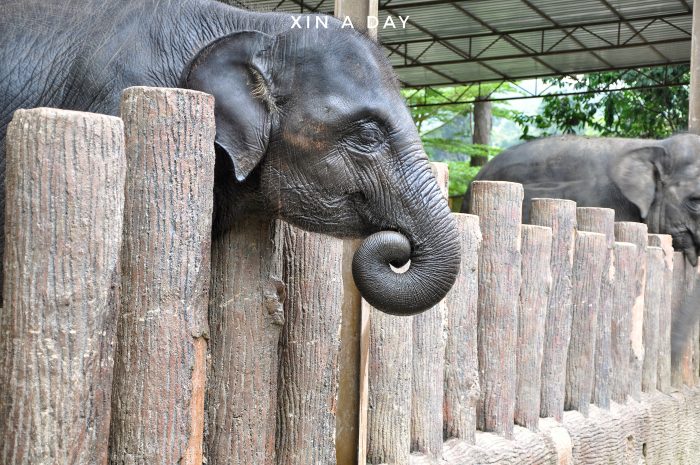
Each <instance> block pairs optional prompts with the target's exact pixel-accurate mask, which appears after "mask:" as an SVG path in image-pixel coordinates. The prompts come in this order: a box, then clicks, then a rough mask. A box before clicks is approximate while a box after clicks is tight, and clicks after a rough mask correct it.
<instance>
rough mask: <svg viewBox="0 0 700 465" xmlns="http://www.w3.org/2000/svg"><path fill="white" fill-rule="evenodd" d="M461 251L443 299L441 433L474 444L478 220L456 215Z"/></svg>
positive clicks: (477, 384) (476, 393)
mask: <svg viewBox="0 0 700 465" xmlns="http://www.w3.org/2000/svg"><path fill="white" fill-rule="evenodd" d="M455 218H456V220H457V227H458V228H459V236H460V242H461V247H462V258H461V263H460V272H459V275H458V276H457V280H456V281H455V285H454V286H453V287H452V289H451V290H450V292H449V293H448V294H447V296H446V297H445V303H446V306H447V325H446V342H445V403H444V409H443V410H444V418H443V421H444V432H445V437H446V438H461V439H463V440H465V441H468V442H472V443H473V442H474V433H475V431H476V404H477V401H478V400H479V363H478V358H477V345H476V339H477V335H476V334H477V313H476V312H477V300H478V299H477V296H478V286H479V282H478V272H477V270H478V260H479V249H480V247H481V230H480V228H479V217H478V216H475V215H465V214H461V213H456V214H455Z"/></svg>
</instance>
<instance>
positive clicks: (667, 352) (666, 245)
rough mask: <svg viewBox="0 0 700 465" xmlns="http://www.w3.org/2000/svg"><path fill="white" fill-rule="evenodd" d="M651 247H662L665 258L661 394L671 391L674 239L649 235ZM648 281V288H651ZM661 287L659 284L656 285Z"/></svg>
mask: <svg viewBox="0 0 700 465" xmlns="http://www.w3.org/2000/svg"><path fill="white" fill-rule="evenodd" d="M649 245H650V246H652V247H661V250H662V251H663V256H664V273H663V278H662V281H661V283H660V285H661V288H662V289H661V300H660V302H659V351H658V357H657V367H658V376H657V388H658V389H659V390H660V391H661V392H670V389H671V318H672V315H673V309H672V307H673V238H672V237H671V236H670V235H668V234H649ZM649 285H650V283H649V280H647V286H649ZM655 285H659V284H655Z"/></svg>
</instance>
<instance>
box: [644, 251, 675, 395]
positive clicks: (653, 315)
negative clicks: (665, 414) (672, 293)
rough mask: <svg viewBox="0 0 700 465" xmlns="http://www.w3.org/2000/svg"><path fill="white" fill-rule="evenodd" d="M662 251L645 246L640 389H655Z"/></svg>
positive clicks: (662, 279)
mask: <svg viewBox="0 0 700 465" xmlns="http://www.w3.org/2000/svg"><path fill="white" fill-rule="evenodd" d="M664 268H665V264H664V251H663V250H662V249H661V247H647V286H646V293H645V294H644V334H643V336H644V364H643V366H642V390H643V391H645V392H653V391H655V390H656V382H657V378H658V357H659V339H660V338H659V314H660V313H661V300H662V295H663V290H664V277H665V276H664V273H665V271H664ZM669 342H670V340H669Z"/></svg>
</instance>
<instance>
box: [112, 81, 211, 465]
mask: <svg viewBox="0 0 700 465" xmlns="http://www.w3.org/2000/svg"><path fill="white" fill-rule="evenodd" d="M121 115H122V118H123V119H124V126H125V134H126V136H125V141H126V154H127V161H128V163H127V181H126V188H125V195H126V200H125V205H126V208H125V215H124V247H123V250H122V272H123V278H122V294H121V296H122V298H121V305H122V316H121V319H120V321H119V325H118V333H117V334H118V344H117V355H116V357H115V363H114V387H113V399H112V411H113V416H112V431H111V441H110V456H111V462H112V463H119V464H121V463H182V464H192V465H194V464H200V463H202V440H203V430H204V386H205V366H206V352H207V342H206V340H207V337H208V327H207V313H206V308H207V302H208V299H209V280H210V253H211V212H212V205H213V196H212V192H213V183H214V133H215V129H214V98H213V97H212V96H210V95H207V94H204V93H201V92H194V91H190V90H183V89H157V88H146V87H132V88H129V89H127V90H126V91H124V94H123V97H122V104H121Z"/></svg>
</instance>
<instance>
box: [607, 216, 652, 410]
mask: <svg viewBox="0 0 700 465" xmlns="http://www.w3.org/2000/svg"><path fill="white" fill-rule="evenodd" d="M647 234H648V233H647V225H646V224H644V223H632V222H627V221H623V222H617V223H615V240H617V241H620V242H629V243H630V244H634V245H636V246H637V259H636V260H635V271H634V274H635V282H636V287H635V294H634V295H635V298H634V306H633V307H632V326H631V328H630V340H631V344H632V345H631V352H630V366H629V382H630V395H631V396H632V397H633V398H634V399H635V400H639V399H640V395H641V392H642V366H643V364H644V334H643V331H644V330H643V325H644V293H645V292H646V286H647V266H646V263H647V252H646V248H647V242H648V238H647V237H648V236H647Z"/></svg>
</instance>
